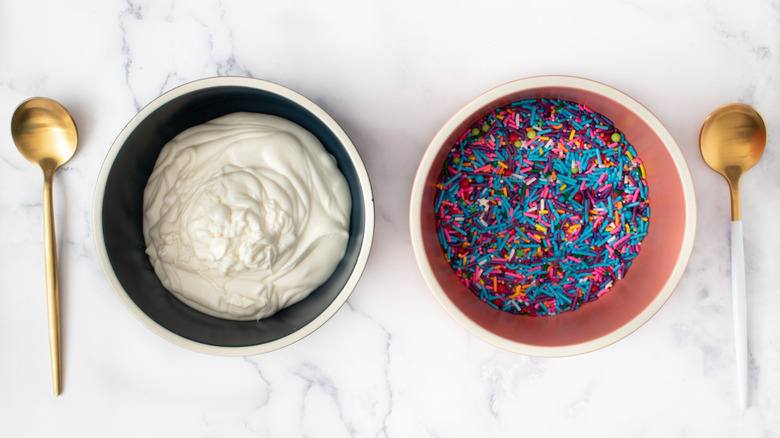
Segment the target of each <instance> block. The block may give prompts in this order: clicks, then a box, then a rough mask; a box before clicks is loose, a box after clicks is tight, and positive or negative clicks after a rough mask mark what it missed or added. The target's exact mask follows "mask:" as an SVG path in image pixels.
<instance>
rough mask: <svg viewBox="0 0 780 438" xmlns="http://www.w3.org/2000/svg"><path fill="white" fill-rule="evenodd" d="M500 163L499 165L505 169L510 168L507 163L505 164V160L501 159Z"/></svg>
mask: <svg viewBox="0 0 780 438" xmlns="http://www.w3.org/2000/svg"><path fill="white" fill-rule="evenodd" d="M498 165H499V166H501V167H503V168H504V169H509V166H507V165H506V164H504V162H503V161H499V162H498Z"/></svg>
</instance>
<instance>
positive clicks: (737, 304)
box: [731, 220, 748, 409]
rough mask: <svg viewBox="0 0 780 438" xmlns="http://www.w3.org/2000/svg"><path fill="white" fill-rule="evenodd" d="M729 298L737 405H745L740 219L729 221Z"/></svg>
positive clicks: (746, 380)
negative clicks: (734, 356) (735, 363)
mask: <svg viewBox="0 0 780 438" xmlns="http://www.w3.org/2000/svg"><path fill="white" fill-rule="evenodd" d="M731 300H732V309H733V319H734V347H735V352H736V359H737V385H738V388H739V407H740V408H741V409H745V408H746V407H747V392H748V369H747V308H746V304H745V251H744V247H743V244H742V221H741V220H739V221H731Z"/></svg>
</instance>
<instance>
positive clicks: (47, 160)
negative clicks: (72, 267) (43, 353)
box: [11, 97, 78, 396]
mask: <svg viewBox="0 0 780 438" xmlns="http://www.w3.org/2000/svg"><path fill="white" fill-rule="evenodd" d="M11 135H12V136H13V139H14V143H16V148H17V149H19V152H21V153H22V155H24V157H25V158H27V159H28V160H29V161H31V162H33V163H34V164H37V165H39V166H40V167H41V169H43V237H44V247H45V251H46V294H47V302H48V307H49V344H50V348H51V371H52V381H53V384H54V395H55V396H57V395H60V392H61V387H62V385H61V382H62V368H61V367H60V361H61V353H60V303H59V287H58V285H57V242H56V237H55V234H54V209H53V204H52V189H51V185H52V180H53V177H54V172H55V171H56V170H57V168H58V167H60V166H62V165H63V164H65V163H66V162H67V161H68V160H70V158H71V157H72V156H73V153H74V152H76V145H77V144H78V131H77V129H76V123H75V122H74V121H73V117H71V115H70V113H68V110H66V109H65V108H64V107H63V106H62V105H60V104H59V103H57V102H55V101H53V100H51V99H47V98H45V97H34V98H32V99H27V100H25V101H24V102H22V103H21V104H20V105H19V107H18V108H17V109H16V111H15V112H14V115H13V118H12V119H11Z"/></svg>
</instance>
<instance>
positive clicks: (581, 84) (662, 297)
mask: <svg viewBox="0 0 780 438" xmlns="http://www.w3.org/2000/svg"><path fill="white" fill-rule="evenodd" d="M543 87H560V88H573V89H581V90H585V91H590V92H592V93H597V94H600V95H602V96H605V97H607V98H609V99H612V100H614V101H616V102H618V103H620V104H621V105H623V106H625V107H626V108H628V109H629V110H630V111H631V112H633V113H634V114H636V115H637V116H638V117H640V118H641V119H642V120H643V121H645V122H646V123H647V125H648V126H650V128H651V129H652V130H653V132H655V134H656V135H658V137H659V138H660V139H661V141H662V142H663V143H664V144H665V145H666V146H667V149H668V150H669V154H670V156H671V157H672V160H673V161H674V164H675V166H676V167H677V169H678V172H679V175H680V179H681V182H682V188H683V197H684V199H685V205H686V206H687V209H686V212H685V217H686V220H685V231H684V233H683V236H684V238H683V244H682V247H681V250H680V254H679V256H678V259H677V263H676V264H675V268H674V270H673V271H672V273H671V275H670V276H669V278H668V279H667V281H666V283H665V284H664V286H663V288H662V289H661V292H660V293H659V294H658V296H657V297H656V298H655V299H654V300H653V301H652V302H651V303H650V305H648V306H647V307H646V308H645V309H644V310H643V311H642V312H640V313H639V314H638V315H637V316H636V317H634V318H633V319H632V320H631V321H629V322H628V323H626V324H624V325H623V326H621V327H619V328H618V329H616V330H615V331H612V332H610V333H607V334H606V335H604V336H601V337H599V338H596V339H593V340H590V341H587V342H582V343H576V344H571V345H563V346H554V347H544V346H538V345H531V344H525V343H520V342H515V341H512V340H509V339H506V338H504V337H501V336H498V335H496V334H494V333H492V332H490V331H489V330H486V329H485V328H483V327H482V326H480V325H478V324H476V323H475V322H474V321H472V320H471V319H470V318H469V317H468V316H466V315H465V314H464V313H463V312H462V311H461V310H460V309H458V307H457V306H456V305H455V304H454V303H453V302H452V300H450V298H449V297H448V296H447V294H446V293H445V292H444V290H443V289H442V287H441V286H440V285H439V283H438V281H437V280H436V277H435V275H434V274H433V270H432V268H431V265H430V263H429V262H428V260H427V258H426V256H425V251H424V248H423V236H422V228H421V224H420V216H421V214H422V206H421V204H422V194H423V191H424V188H425V183H426V175H427V174H428V173H429V171H430V169H431V166H432V165H433V162H434V159H435V158H436V155H437V154H438V151H439V149H440V148H441V147H442V145H443V143H444V141H446V140H447V138H449V137H450V135H451V134H452V133H453V131H454V130H455V129H457V127H458V126H460V125H461V124H462V123H463V122H464V121H465V120H466V119H467V118H469V117H470V116H471V115H472V114H473V113H474V112H475V111H478V110H479V109H481V108H483V107H485V106H487V105H489V104H490V103H491V102H493V101H495V100H498V99H500V98H502V97H504V96H506V95H508V94H511V93H514V92H518V91H522V90H526V89H532V88H543ZM409 227H410V233H411V239H412V249H413V250H414V255H415V258H416V259H417V266H418V267H419V269H420V272H421V274H422V276H423V279H424V280H425V282H426V284H427V285H428V288H429V289H430V291H431V293H433V295H434V297H435V298H436V300H437V301H438V302H439V304H440V305H441V306H442V307H444V310H445V311H446V312H447V313H448V314H449V315H450V316H451V317H452V318H453V319H454V320H455V321H456V322H458V323H459V324H460V325H461V326H463V327H464V328H465V329H466V330H468V331H469V332H471V333H472V334H473V335H475V336H477V337H478V338H480V339H482V340H483V341H485V342H487V343H489V344H492V345H494V346H496V347H499V348H501V349H504V350H507V351H512V352H515V353H520V354H523V355H527V356H538V357H564V356H574V355H578V354H584V353H589V352H591V351H595V350H598V349H601V348H604V347H606V346H608V345H611V344H613V343H615V342H617V341H619V340H621V339H623V338H625V337H626V336H628V335H629V334H631V333H633V332H634V331H635V330H636V329H638V328H639V327H640V326H642V325H643V324H644V323H645V322H647V321H648V320H649V319H650V318H651V317H652V316H653V315H655V313H656V312H658V311H659V310H660V309H661V307H662V306H663V305H664V303H666V301H667V300H668V299H669V297H670V296H671V295H672V292H674V289H675V288H676V287H677V284H678V283H679V281H680V279H681V278H682V275H683V273H684V272H685V269H686V267H687V265H688V261H689V259H690V256H691V252H692V251H693V242H694V238H695V234H696V199H695V195H694V187H693V179H692V177H691V173H690V170H689V168H688V164H687V162H686V161H685V157H684V156H683V154H682V151H681V150H680V147H679V145H678V144H677V142H676V141H675V140H674V138H673V137H672V135H671V133H670V132H669V131H668V130H667V129H666V127H665V126H664V125H663V124H662V123H661V121H660V120H658V118H656V117H655V116H654V115H653V114H652V113H651V112H650V111H649V110H648V109H647V108H645V107H644V106H643V105H642V104H640V103H639V102H637V101H636V100H634V99H633V98H632V97H630V96H628V95H627V94H625V93H623V92H621V91H619V90H617V89H615V88H612V87H610V86H608V85H605V84H602V83H600V82H596V81H593V80H590V79H584V78H579V77H574V76H552V75H551V76H535V77H530V78H525V79H518V80H515V81H512V82H508V83H506V84H503V85H499V86H498V87H495V88H493V89H491V90H488V91H487V92H485V93H483V94H482V95H480V96H478V97H477V98H475V99H474V100H472V101H471V102H469V103H468V104H466V105H465V106H464V107H463V108H461V109H460V110H458V112H456V113H455V115H453V116H452V118H450V119H449V120H448V121H447V122H446V123H445V124H444V126H442V128H441V129H440V130H439V132H438V133H437V134H436V135H435V136H434V137H433V139H432V140H431V142H430V144H429V146H428V148H427V150H426V151H425V154H424V155H423V157H422V159H421V161H420V165H419V167H418V169H417V174H416V175H415V179H414V183H413V185H412V193H411V199H410V206H409Z"/></svg>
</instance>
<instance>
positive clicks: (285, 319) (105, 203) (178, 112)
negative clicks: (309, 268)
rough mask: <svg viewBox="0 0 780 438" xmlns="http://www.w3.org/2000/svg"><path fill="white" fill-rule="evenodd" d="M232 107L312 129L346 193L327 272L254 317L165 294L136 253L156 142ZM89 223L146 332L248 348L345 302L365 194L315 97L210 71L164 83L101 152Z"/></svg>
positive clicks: (195, 346)
mask: <svg viewBox="0 0 780 438" xmlns="http://www.w3.org/2000/svg"><path fill="white" fill-rule="evenodd" d="M238 111H246V112H256V113H265V114H272V115H275V116H279V117H283V118H286V119H288V120H291V121H293V122H295V123H297V124H299V125H301V126H302V127H304V128H306V129H307V130H309V131H310V132H311V133H313V134H314V135H315V136H316V137H317V138H318V139H319V140H320V141H321V142H322V144H323V145H324V146H325V149H327V150H328V152H330V154H331V155H333V156H334V157H335V158H336V161H337V163H338V166H339V169H340V170H341V172H342V173H343V174H344V177H345V178H346V180H347V183H348V184H349V189H350V193H351V197H352V213H351V217H350V230H349V241H348V243H347V249H346V254H345V255H344V257H343V259H342V260H341V262H340V263H339V265H338V266H337V268H336V270H335V272H334V273H333V275H331V277H330V278H329V279H328V280H327V281H326V282H325V283H324V284H323V285H321V286H320V287H319V288H317V289H316V290H314V291H313V292H312V293H311V295H309V296H308V297H307V298H305V299H304V300H302V301H300V302H298V303H296V304H294V305H292V306H290V307H287V308H285V309H283V310H281V311H279V312H278V313H276V314H275V315H273V316H271V317H268V318H265V319H262V320H259V321H232V320H227V319H221V318H215V317H213V316H209V315H206V314H204V313H201V312H198V311H197V310H194V309H192V308H191V307H189V306H187V305H186V304H184V303H182V302H181V301H179V300H178V299H176V298H175V297H174V296H173V295H172V294H171V293H170V292H168V291H167V290H166V289H165V288H164V287H163V285H162V284H161V283H160V281H159V279H158V278H157V276H156V275H155V273H154V269H153V268H152V265H151V263H150V262H149V258H148V257H147V255H146V253H145V248H146V245H145V243H144V236H143V232H142V230H141V227H142V222H143V206H142V199H143V191H144V188H145V187H146V182H147V180H148V178H149V175H150V174H151V172H152V169H153V167H154V164H155V161H156V160H157V156H158V154H159V152H160V150H161V149H162V147H163V146H164V145H165V144H166V143H167V142H168V141H169V140H171V139H172V138H173V137H174V136H176V135H177V134H178V133H180V132H182V131H183V130H185V129H187V128H189V127H191V126H195V125H199V124H201V123H204V122H207V121H209V120H211V119H214V118H216V117H219V116H223V115H225V114H230V113H234V112H238ZM93 214H94V227H95V239H96V244H97V251H98V257H99V259H100V262H101V264H102V266H103V270H104V271H105V273H106V276H107V278H108V280H109V282H110V283H111V286H112V287H113V288H114V290H115V291H116V293H117V295H118V296H119V298H120V300H121V301H122V302H123V303H124V304H125V306H126V307H127V308H128V309H129V310H130V312H131V313H133V315H135V316H136V317H137V318H138V319H139V320H140V321H141V322H142V323H144V324H145V325H146V326H147V327H148V328H149V329H151V330H152V331H153V332H155V333H157V334H158V335H160V336H162V337H163V338H165V339H167V340H169V341H171V342H173V343H175V344H178V345H181V346H183V347H186V348H189V349H192V350H196V351H200V352H205V353H211V354H219V355H233V356H241V355H251V354H257V353H263V352H267V351H272V350H275V349H278V348H281V347H284V346H286V345H289V344H291V343H293V342H295V341H297V340H299V339H301V338H303V337H304V336H306V335H308V334H310V333H312V332H313V331H314V330H316V329H317V328H318V327H320V326H321V325H322V324H323V323H324V322H325V321H327V320H328V318H330V317H331V316H332V315H333V314H334V313H336V311H337V310H338V309H339V308H340V307H341V305H342V304H344V302H345V301H346V300H347V298H348V297H349V295H350V293H351V292H352V290H353V289H354V288H355V286H356V284H357V282H358V280H359V277H360V276H361V274H362V272H363V269H364V268H365V265H366V262H367V259H368V254H369V251H370V248H371V241H372V238H373V232H374V199H373V195H372V192H371V185H370V183H369V180H368V174H367V172H366V169H365V166H364V165H363V162H362V161H361V159H360V156H359V155H358V152H357V150H356V149H355V146H354V145H353V144H352V142H351V141H350V139H349V138H348V137H347V135H346V133H345V132H344V130H343V129H341V127H339V125H338V124H337V123H336V122H335V121H334V120H333V119H332V118H331V117H330V116H329V115H328V114H327V113H325V111H323V110H322V109H321V108H319V107H318V106H317V105H316V104H314V103H313V102H311V101H310V100H308V99H306V98H305V97H303V96H301V95H300V94H298V93H296V92H294V91H291V90H289V89H287V88H285V87H282V86H280V85H276V84H273V83H269V82H266V81H262V80H258V79H251V78H237V77H218V78H209V79H203V80H199V81H195V82H191V83H188V84H185V85H182V86H181V87H178V88H176V89H174V90H171V91H169V92H167V93H165V94H163V95H162V96H160V97H158V98H157V99H155V100H154V101H152V102H151V103H150V104H149V105H148V106H146V107H145V108H143V109H142V110H141V111H140V112H139V113H138V114H137V115H136V116H135V117H134V118H133V119H132V120H131V121H130V123H128V124H127V126H126V127H125V128H124V130H122V132H121V133H120V134H119V136H118V137H117V139H116V141H115V142H114V144H113V145H112V146H111V149H110V150H109V151H108V155H107V156H106V159H105V162H104V163H103V167H102V168H101V170H100V175H99V177H98V181H97V187H96V191H95V200H94V212H93Z"/></svg>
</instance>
